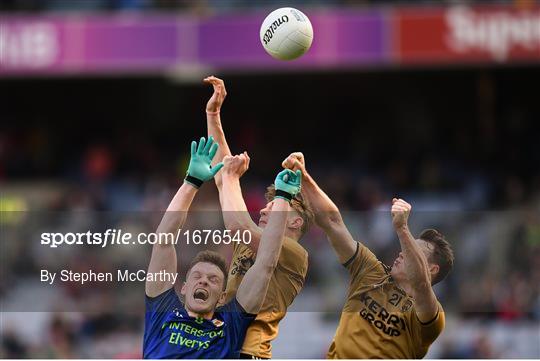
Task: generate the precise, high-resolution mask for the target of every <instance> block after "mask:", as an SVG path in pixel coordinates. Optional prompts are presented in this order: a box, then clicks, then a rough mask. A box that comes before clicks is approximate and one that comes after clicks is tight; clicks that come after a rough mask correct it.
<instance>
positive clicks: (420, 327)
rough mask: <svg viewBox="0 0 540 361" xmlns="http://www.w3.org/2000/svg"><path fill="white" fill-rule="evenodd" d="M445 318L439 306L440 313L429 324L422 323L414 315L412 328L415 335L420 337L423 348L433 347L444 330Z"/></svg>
mask: <svg viewBox="0 0 540 361" xmlns="http://www.w3.org/2000/svg"><path fill="white" fill-rule="evenodd" d="M444 324H445V317H444V311H443V309H442V307H441V305H440V304H439V311H438V312H437V314H436V315H435V317H433V319H432V320H430V321H428V322H421V321H420V320H419V319H418V316H417V315H416V313H414V315H412V326H413V328H414V331H415V334H416V335H417V336H418V338H419V341H420V344H421V345H423V346H429V345H431V344H432V343H433V342H434V341H435V339H436V338H437V337H438V336H439V335H440V334H441V332H442V330H443V329H444Z"/></svg>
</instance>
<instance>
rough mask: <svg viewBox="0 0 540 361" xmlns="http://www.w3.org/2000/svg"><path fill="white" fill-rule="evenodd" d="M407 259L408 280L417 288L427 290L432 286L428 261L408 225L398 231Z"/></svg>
mask: <svg viewBox="0 0 540 361" xmlns="http://www.w3.org/2000/svg"><path fill="white" fill-rule="evenodd" d="M396 233H397V235H398V238H399V243H400V245H401V251H402V252H403V257H404V258H405V272H406V273H407V278H408V279H409V281H410V282H411V284H412V285H413V286H414V287H415V288H425V287H427V286H429V285H430V281H429V268H428V264H427V260H426V258H425V256H424V254H423V252H422V250H421V249H420V247H419V246H418V244H417V243H416V241H415V239H414V237H413V235H412V234H411V232H410V231H409V227H408V226H407V225H404V226H401V227H399V228H397V229H396Z"/></svg>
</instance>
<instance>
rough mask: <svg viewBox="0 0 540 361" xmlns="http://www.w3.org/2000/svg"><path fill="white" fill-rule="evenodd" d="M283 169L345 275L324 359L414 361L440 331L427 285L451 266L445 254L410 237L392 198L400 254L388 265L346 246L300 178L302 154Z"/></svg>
mask: <svg viewBox="0 0 540 361" xmlns="http://www.w3.org/2000/svg"><path fill="white" fill-rule="evenodd" d="M283 167H285V168H288V169H293V170H301V171H302V174H303V176H304V183H303V192H304V194H305V196H306V197H307V198H308V200H309V202H310V203H311V204H312V206H313V209H314V211H315V222H316V223H317V224H318V225H319V226H320V227H321V228H322V229H323V230H324V231H325V233H326V234H327V236H328V239H329V241H330V244H331V245H332V246H333V248H334V250H335V252H336V254H337V256H338V259H339V261H340V262H341V263H342V264H343V266H344V267H345V268H346V269H347V270H348V271H349V274H350V276H351V280H350V285H349V291H348V295H347V300H346V303H345V306H344V308H343V312H342V314H341V319H340V322H339V326H338V329H337V330H336V334H335V336H334V340H333V342H332V345H331V346H330V350H329V351H328V357H329V358H347V359H366V358H386V359H389V358H402V359H403V358H422V357H424V356H425V354H426V353H427V351H428V348H429V346H430V345H431V344H432V343H433V342H434V341H435V339H436V338H437V337H438V336H439V334H440V333H441V331H442V330H443V328H444V312H443V309H442V306H441V304H440V303H439V302H438V301H437V297H436V296H435V293H434V292H433V289H432V286H433V285H435V284H436V283H438V282H440V281H442V280H443V279H444V278H445V277H446V275H447V274H448V272H450V270H451V268H452V266H453V260H454V256H453V252H452V250H451V248H450V245H449V244H448V242H447V241H446V240H445V239H444V237H443V235H442V234H441V233H439V232H438V231H436V230H434V229H428V230H425V231H423V232H422V233H421V234H420V235H419V237H418V239H415V238H414V237H413V236H412V234H411V232H410V231H409V227H408V217H409V214H410V212H411V205H410V204H408V203H407V202H405V201H404V200H402V199H396V198H394V199H393V200H392V208H391V216H392V224H393V227H394V229H395V231H396V233H397V236H398V238H399V242H400V245H401V252H400V253H399V256H398V257H397V258H396V260H395V261H394V264H393V266H392V267H387V266H385V265H383V264H382V263H381V262H380V261H379V260H378V259H377V257H376V256H375V255H374V254H373V253H372V252H371V251H370V250H369V249H368V248H367V247H366V246H365V245H363V244H361V243H360V242H356V241H354V239H353V238H352V236H351V234H350V233H349V231H348V229H347V227H346V226H345V224H344V223H343V219H342V217H341V214H340V212H339V209H338V208H337V207H336V205H335V204H334V203H333V202H332V200H331V199H330V198H329V197H328V196H327V195H326V194H325V193H324V192H323V191H322V190H321V188H319V186H318V185H317V183H316V182H315V181H314V180H313V178H312V177H311V176H310V175H309V174H308V173H307V171H306V168H305V162H304V156H303V155H302V153H293V154H291V155H290V156H289V157H287V159H285V161H284V162H283Z"/></svg>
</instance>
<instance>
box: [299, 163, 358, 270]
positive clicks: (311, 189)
mask: <svg viewBox="0 0 540 361" xmlns="http://www.w3.org/2000/svg"><path fill="white" fill-rule="evenodd" d="M304 179H305V181H304V185H303V187H304V189H303V191H304V194H305V195H306V196H307V199H308V201H309V203H310V205H311V206H312V207H313V211H314V213H315V222H316V223H317V225H318V226H319V227H321V228H322V229H323V230H324V232H325V233H326V235H327V237H328V240H329V242H330V245H331V246H332V248H333V249H334V251H335V252H336V254H337V256H338V259H339V262H340V263H345V262H347V261H348V260H349V259H350V258H351V257H352V256H353V255H354V252H355V251H356V242H355V241H354V239H353V237H352V235H351V233H350V232H349V230H348V229H347V226H345V223H344V222H343V218H342V217H341V213H340V212H339V209H338V207H337V206H336V205H335V204H334V202H332V200H331V199H330V197H328V196H327V195H326V193H324V191H323V190H322V189H321V188H320V187H319V186H318V185H317V183H316V182H315V180H314V179H313V178H311V176H309V174H308V175H306V176H305V178H304Z"/></svg>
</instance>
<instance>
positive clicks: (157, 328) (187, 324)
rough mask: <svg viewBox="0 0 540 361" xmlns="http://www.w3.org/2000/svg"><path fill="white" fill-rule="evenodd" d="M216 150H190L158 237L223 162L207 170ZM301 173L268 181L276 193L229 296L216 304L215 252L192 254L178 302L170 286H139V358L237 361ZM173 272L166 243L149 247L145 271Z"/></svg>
mask: <svg viewBox="0 0 540 361" xmlns="http://www.w3.org/2000/svg"><path fill="white" fill-rule="evenodd" d="M217 149H218V146H217V144H215V143H214V142H213V139H212V138H210V139H209V140H208V142H206V144H205V139H204V138H201V141H200V142H199V144H198V147H197V144H196V143H195V142H193V143H192V145H191V161H190V163H189V168H188V173H187V176H186V179H185V181H184V183H183V184H182V186H181V187H180V189H179V190H178V192H177V193H176V195H175V196H174V198H173V200H172V201H171V203H170V205H169V207H168V208H167V212H166V213H165V215H164V216H163V219H162V221H161V223H160V225H159V227H158V230H157V232H158V233H170V232H172V233H175V232H176V231H177V230H178V229H179V228H181V227H182V226H183V224H184V221H185V219H186V213H187V211H188V210H189V207H190V205H191V202H192V201H193V199H194V197H195V195H196V193H197V191H198V189H199V187H200V186H201V185H202V183H203V182H205V181H208V180H211V179H212V178H213V177H214V176H215V175H216V173H217V172H218V171H219V169H220V168H221V167H222V166H223V167H224V169H227V167H228V166H230V161H231V158H232V157H226V158H225V159H224V164H221V163H220V164H218V165H216V166H214V167H213V168H212V167H211V162H212V159H213V158H214V156H215V154H216V152H217ZM300 181H301V174H300V172H297V173H294V172H292V171H289V170H284V171H282V172H280V173H279V174H278V176H277V178H276V180H275V184H276V189H278V190H279V192H280V194H282V196H279V195H278V196H276V198H275V199H274V201H273V202H274V207H273V211H272V212H271V213H270V214H269V217H268V226H267V227H266V228H265V231H264V232H263V233H262V235H261V239H260V244H259V254H258V257H257V260H256V262H255V264H254V265H253V266H252V267H251V268H250V270H249V271H248V272H247V273H246V275H245V276H244V278H243V280H242V282H241V283H240V285H239V287H238V291H237V292H236V297H234V298H233V299H232V300H231V301H230V302H228V303H226V304H225V305H224V306H223V307H219V308H218V305H221V304H224V299H225V286H226V284H227V282H226V279H227V269H226V265H225V261H224V259H223V258H222V257H221V256H220V255H219V254H217V253H215V252H210V251H203V252H200V253H199V254H198V255H197V256H196V257H195V258H194V259H193V260H192V262H191V264H190V266H189V269H188V271H187V275H186V280H185V283H184V284H183V286H182V289H181V295H182V296H183V302H182V301H181V300H180V298H179V296H178V295H177V294H176V292H175V289H174V285H173V284H171V283H170V282H164V281H159V280H156V281H147V283H146V317H145V330H144V343H143V356H144V358H151V359H158V358H160V359H161V358H167V359H172V358H189V359H197V358H238V357H239V352H240V348H241V346H242V344H243V341H244V337H245V333H246V330H247V328H248V326H249V325H250V323H251V322H252V321H253V320H254V319H255V316H256V314H257V313H258V312H259V309H260V308H261V305H262V303H263V300H264V297H265V295H266V291H267V288H268V284H269V282H270V278H271V276H272V274H273V272H274V268H275V267H276V264H277V260H278V257H279V253H280V249H281V245H282V243H283V236H284V233H285V222H286V217H287V213H288V211H289V208H290V205H289V198H292V197H293V196H294V195H295V194H296V193H297V192H298V191H299V189H300ZM160 271H165V272H168V273H175V272H176V271H177V260H176V251H175V247H174V244H171V243H166V244H155V245H154V246H153V248H152V256H151V259H150V264H149V266H148V272H149V273H150V272H152V273H154V272H160Z"/></svg>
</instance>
